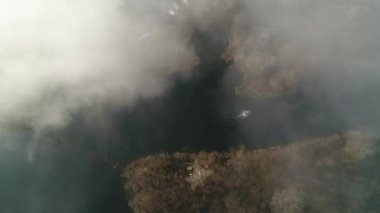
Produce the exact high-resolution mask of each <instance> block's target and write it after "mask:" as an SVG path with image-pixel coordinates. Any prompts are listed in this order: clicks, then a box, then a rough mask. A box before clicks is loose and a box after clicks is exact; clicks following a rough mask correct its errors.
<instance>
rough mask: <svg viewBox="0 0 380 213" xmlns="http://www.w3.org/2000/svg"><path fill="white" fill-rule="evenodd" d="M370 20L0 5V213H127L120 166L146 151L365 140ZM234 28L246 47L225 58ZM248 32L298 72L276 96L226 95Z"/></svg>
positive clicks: (339, 6) (368, 10) (373, 110)
mask: <svg viewBox="0 0 380 213" xmlns="http://www.w3.org/2000/svg"><path fill="white" fill-rule="evenodd" d="M379 12H380V11H379V4H378V3H377V2H374V1H368V0H363V1H343V0H335V1H317V2H315V1H298V0H296V1H261V0H255V1H245V0H241V1H240V0H236V1H224V0H208V1H201V0H194V1H191V0H189V1H175V2H171V1H159V2H157V1H152V0H145V1H135V0H125V1H121V0H111V1H103V0H95V1H94V0H91V1H90V0H82V1H71V0H68V1H63V0H62V1H61V0H60V1H54V2H51V1H47V0H38V1H25V0H15V1H12V2H10V1H6V0H0V34H1V35H0V142H1V145H0V152H1V154H0V162H2V163H1V164H0V169H1V170H0V181H1V186H2V187H1V188H2V191H1V192H0V198H4V199H0V200H3V201H2V203H0V212H31V213H34V212H52V211H54V212H81V213H82V212H109V211H111V210H110V209H112V211H113V212H126V211H128V210H127V203H126V199H125V195H124V194H123V192H122V184H123V183H122V181H123V180H122V178H121V177H120V173H119V171H120V169H122V168H121V167H122V166H125V165H126V164H127V163H128V162H130V161H131V160H133V159H136V158H138V157H142V156H145V155H147V154H154V153H158V152H174V151H201V150H208V151H212V150H227V149H228V148H229V147H230V146H238V145H241V144H243V145H246V146H247V147H250V148H262V147H270V146H273V145H282V144H285V143H288V142H290V141H294V140H299V139H301V138H305V137H312V136H320V135H326V134H331V133H335V132H338V131H341V130H345V129H352V128H355V129H356V128H358V129H363V130H366V131H369V132H371V133H375V134H376V133H377V132H378V130H379V127H380V111H379V109H380V102H379V101H378V100H379V98H378V91H379V89H380V87H379V85H380V84H379V83H380V82H379V79H380V72H379V67H380V66H379V65H380V64H379V63H380V62H379V60H378V59H379V58H380V54H379V52H380V51H379V50H380V46H379V45H380V43H379V42H378V38H380V30H379V29H380V27H379V26H378V24H377V21H378V20H379V18H380V17H379V14H380V13H379ZM235 28H239V29H240V28H241V29H243V30H241V31H238V33H237V34H238V38H239V39H238V40H239V41H240V42H242V43H243V44H244V45H242V47H241V48H239V49H238V50H237V51H236V53H235V55H234V60H233V61H229V62H226V61H224V60H223V59H222V58H221V54H222V53H223V52H224V51H225V50H226V49H227V48H228V46H229V45H230V42H231V37H233V36H232V35H233V33H234V30H235ZM258 37H260V38H262V39H263V43H265V38H267V37H268V38H269V40H271V39H273V40H276V41H279V43H281V45H282V46H281V51H284V50H286V51H288V52H289V53H291V54H289V55H292V54H293V53H294V54H295V53H297V54H299V55H298V56H297V59H298V60H299V61H302V63H303V64H304V65H305V70H306V71H305V73H304V74H303V75H302V76H301V77H300V79H298V80H297V85H296V86H295V87H294V88H292V89H291V91H290V92H289V93H287V94H285V95H283V96H278V97H274V98H246V97H239V96H237V95H236V94H235V87H236V85H238V84H239V83H240V82H241V79H244V74H242V73H241V72H239V71H238V67H239V64H238V63H240V62H241V63H242V64H244V63H245V62H246V61H249V58H248V56H249V55H253V54H256V52H255V51H256V49H255V48H252V45H253V44H255V42H256V40H257V38H258ZM260 41H261V40H260ZM268 46H270V45H268ZM265 47H267V46H265ZM281 51H278V52H281ZM286 51H285V52H286ZM247 63H248V62H247ZM189 64H190V65H189ZM243 110H251V111H252V113H251V115H250V116H249V117H248V118H247V119H242V120H237V119H235V117H236V116H237V115H238V114H239V113H241V111H243ZM66 143H67V144H68V145H66ZM52 144H53V145H52ZM54 144H59V145H54ZM62 144H63V145H62ZM94 156H95V157H94ZM99 156H100V157H99ZM103 157H107V159H111V158H112V159H116V160H117V161H119V162H120V165H118V166H119V167H118V168H117V169H114V168H113V166H114V165H110V163H109V162H111V160H108V161H106V162H105V163H104V160H101V159H102V158H103ZM99 159H100V160H99ZM374 159H377V158H374ZM374 161H375V160H374ZM371 168H372V167H371ZM372 175H374V176H376V175H379V172H378V171H373V174H372ZM370 202H372V201H370ZM373 203H375V201H373ZM374 205H375V204H374Z"/></svg>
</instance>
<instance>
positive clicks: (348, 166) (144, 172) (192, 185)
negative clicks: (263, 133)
mask: <svg viewBox="0 0 380 213" xmlns="http://www.w3.org/2000/svg"><path fill="white" fill-rule="evenodd" d="M353 144H354V145H353ZM370 153H371V152H370V142H369V137H368V136H367V135H365V134H364V133H362V132H360V131H349V132H345V133H341V134H336V135H332V136H328V137H321V138H313V139H308V140H305V141H301V142H297V143H293V144H291V145H288V146H285V147H274V148H270V149H262V150H253V151H249V150H246V149H244V148H238V149H233V150H231V151H230V152H211V153H206V152H200V153H174V154H159V155H154V156H148V157H145V158H142V159H139V160H136V161H134V162H133V163H132V164H130V165H129V166H128V168H127V169H126V170H125V172H124V176H125V178H126V179H127V184H126V189H127V190H128V191H129V193H130V194H131V200H130V205H131V207H132V208H133V209H134V211H135V212H218V213H219V212H234V213H235V212H305V211H307V212H326V210H329V209H330V210H331V209H333V208H336V206H339V208H340V209H335V211H334V212H347V211H348V210H350V209H351V210H360V205H358V204H357V203H355V202H351V201H348V200H349V198H348V197H347V198H345V197H343V198H342V199H343V201H339V202H340V204H339V205H335V204H336V202H335V201H334V199H335V197H334V196H338V194H339V193H341V192H342V190H346V188H345V187H344V186H345V184H352V183H354V184H356V185H357V186H358V187H359V188H360V189H363V188H365V187H368V185H366V184H363V183H359V182H357V181H356V180H351V182H348V180H345V178H343V176H344V175H345V174H347V173H352V172H353V171H355V169H357V167H358V163H359V162H361V161H363V160H364V159H365V158H367V157H369V156H370ZM345 181H346V182H345ZM337 183H339V184H337ZM328 188H330V189H334V190H332V191H329V190H321V189H328ZM338 197H339V196H338ZM345 199H346V200H345Z"/></svg>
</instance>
